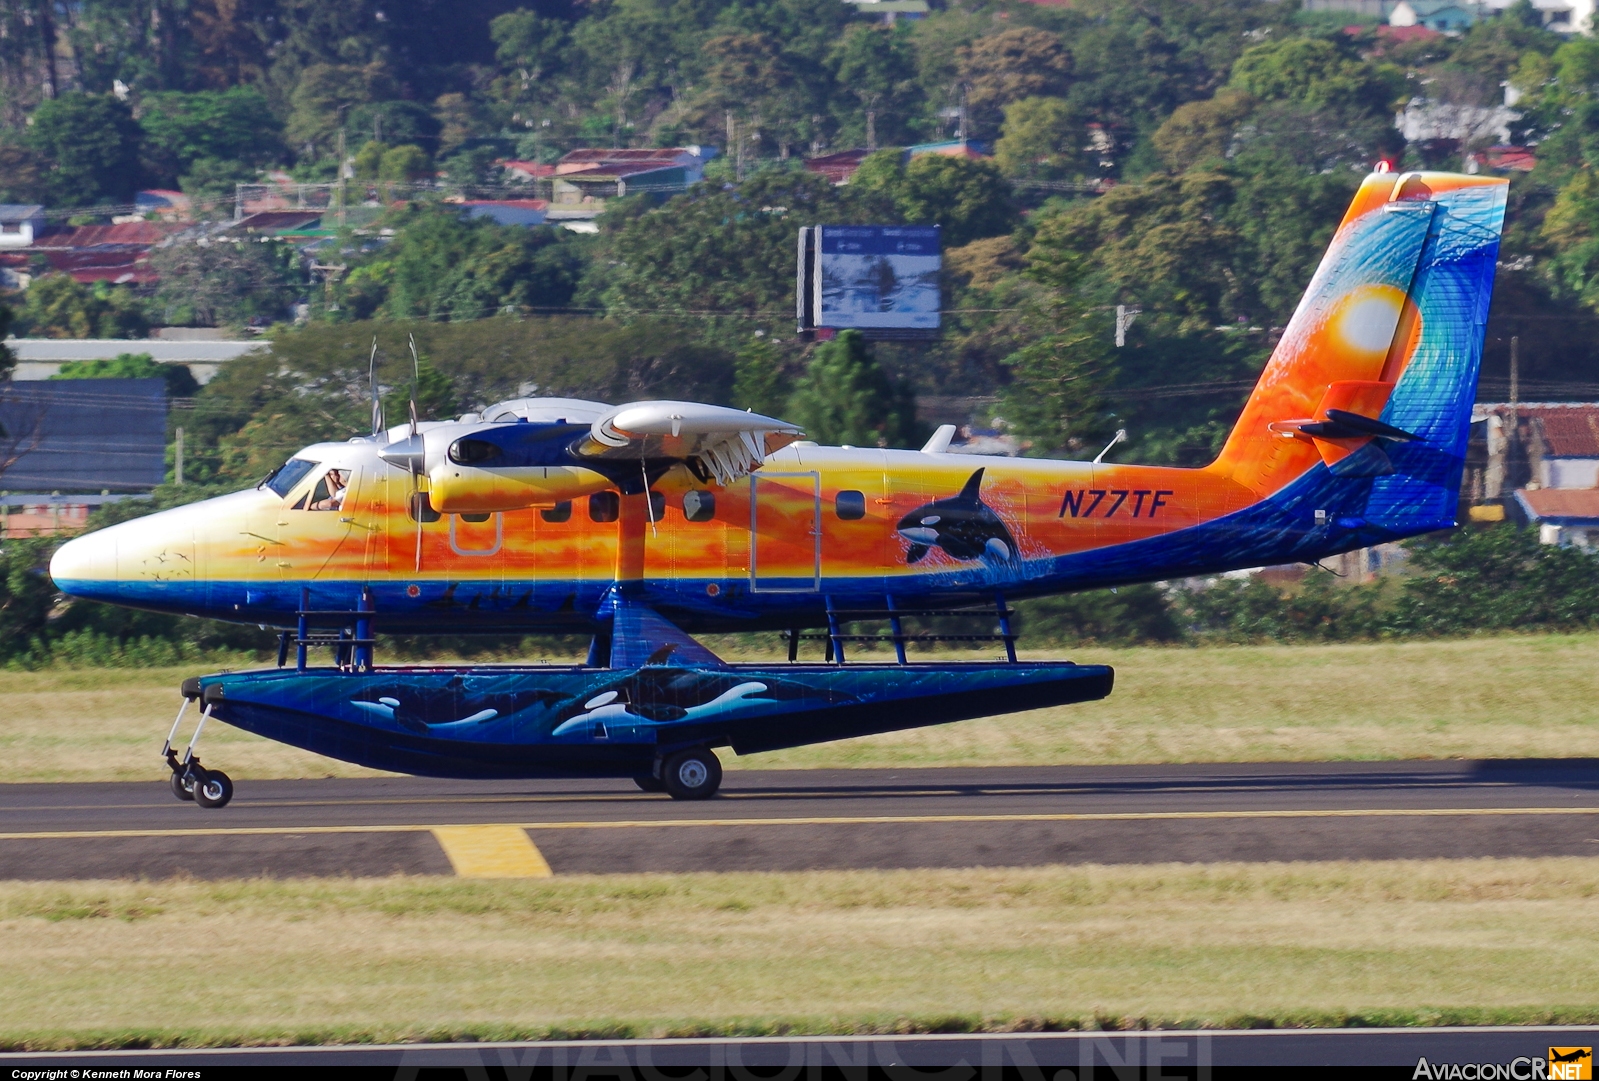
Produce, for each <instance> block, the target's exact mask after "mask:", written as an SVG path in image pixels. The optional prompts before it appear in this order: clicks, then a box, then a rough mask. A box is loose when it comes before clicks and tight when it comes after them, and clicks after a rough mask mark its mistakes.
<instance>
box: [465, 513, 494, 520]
mask: <svg viewBox="0 0 1599 1081" xmlns="http://www.w3.org/2000/svg"><path fill="white" fill-rule="evenodd" d="M488 520H489V516H488V515H487V514H463V515H461V521H463V522H486V521H488Z"/></svg>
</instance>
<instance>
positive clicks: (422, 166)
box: [378, 143, 433, 180]
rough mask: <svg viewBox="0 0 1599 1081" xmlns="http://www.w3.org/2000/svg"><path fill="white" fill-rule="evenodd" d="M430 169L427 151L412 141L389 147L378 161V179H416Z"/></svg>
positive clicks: (430, 170)
mask: <svg viewBox="0 0 1599 1081" xmlns="http://www.w3.org/2000/svg"><path fill="white" fill-rule="evenodd" d="M432 171H433V163H432V162H431V161H429V160H428V155H427V151H425V150H423V149H422V148H421V147H419V146H417V145H415V144H414V143H406V144H404V145H402V146H395V147H390V148H389V149H388V150H385V151H384V152H383V157H382V159H381V160H380V161H379V162H378V179H379V180H418V179H420V178H422V177H424V176H426V175H427V174H428V173H430V172H432Z"/></svg>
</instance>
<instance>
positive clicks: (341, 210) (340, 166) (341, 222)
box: [338, 115, 346, 233]
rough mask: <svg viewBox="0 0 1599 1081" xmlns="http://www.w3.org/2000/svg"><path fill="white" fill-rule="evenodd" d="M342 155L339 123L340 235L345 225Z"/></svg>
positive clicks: (341, 137)
mask: <svg viewBox="0 0 1599 1081" xmlns="http://www.w3.org/2000/svg"><path fill="white" fill-rule="evenodd" d="M340 119H341V120H342V119H343V117H342V115H341V117H340ZM344 153H345V151H344V125H343V124H342V123H341V124H340V125H339V190H338V196H339V232H340V233H343V232H344V226H345V224H346V218H345V213H344V207H345V203H346V199H345V197H344V194H345V193H344V173H345V168H344Z"/></svg>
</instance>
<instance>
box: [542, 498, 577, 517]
mask: <svg viewBox="0 0 1599 1081" xmlns="http://www.w3.org/2000/svg"><path fill="white" fill-rule="evenodd" d="M539 517H540V518H543V519H544V520H545V521H546V522H569V521H571V520H572V501H571V500H570V499H563V500H561V501H560V502H559V503H557V504H555V506H553V507H545V508H544V509H543V510H541V511H539Z"/></svg>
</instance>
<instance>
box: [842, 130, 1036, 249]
mask: <svg viewBox="0 0 1599 1081" xmlns="http://www.w3.org/2000/svg"><path fill="white" fill-rule="evenodd" d="M850 187H851V188H854V189H856V190H857V191H860V192H862V193H865V194H870V195H878V196H881V197H882V198H883V200H884V201H885V202H886V203H888V204H889V205H892V206H893V207H894V208H895V209H897V210H898V211H899V214H900V215H901V216H902V217H903V218H904V220H905V221H906V222H908V223H910V224H912V225H938V226H941V227H942V228H943V236H944V244H945V246H946V247H960V246H961V245H963V244H969V243H971V242H972V241H973V240H976V239H978V238H980V237H985V236H997V235H998V234H1000V233H1006V232H1009V231H1010V230H1011V229H1013V228H1015V226H1016V222H1017V220H1018V217H1017V213H1016V207H1015V205H1014V204H1013V203H1012V202H1011V191H1010V184H1009V182H1007V181H1006V180H1005V178H1004V177H1003V176H1001V175H1000V172H999V169H998V168H996V167H995V165H994V163H993V162H989V161H973V160H971V159H969V158H954V157H945V156H943V155H941V154H922V155H920V156H918V157H914V158H912V159H911V160H910V162H909V163H908V164H906V163H904V162H903V155H902V154H901V153H900V152H899V151H897V150H880V151H878V152H877V153H876V154H873V155H871V156H870V157H868V158H867V159H866V160H865V161H864V162H862V163H861V167H860V168H859V169H858V170H857V171H856V173H855V176H854V177H853V178H852V179H851V181H850Z"/></svg>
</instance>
